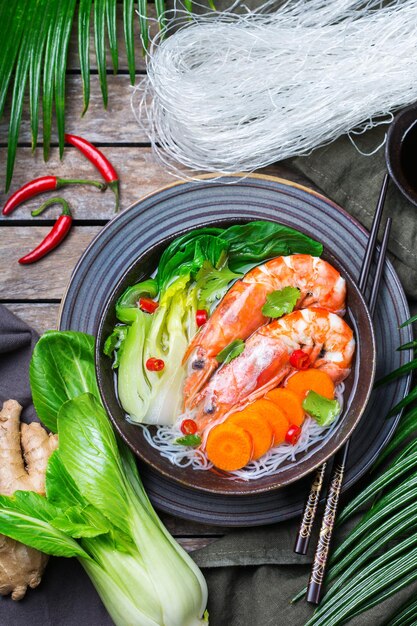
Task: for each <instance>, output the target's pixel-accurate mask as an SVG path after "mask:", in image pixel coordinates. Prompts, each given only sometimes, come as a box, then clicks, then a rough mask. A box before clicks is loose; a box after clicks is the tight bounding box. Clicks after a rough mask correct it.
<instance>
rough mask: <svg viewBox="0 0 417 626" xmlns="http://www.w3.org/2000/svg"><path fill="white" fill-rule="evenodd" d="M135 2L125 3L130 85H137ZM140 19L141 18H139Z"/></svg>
mask: <svg viewBox="0 0 417 626" xmlns="http://www.w3.org/2000/svg"><path fill="white" fill-rule="evenodd" d="M133 1H134V0H125V1H124V2H123V29H124V36H125V45H126V57H127V66H128V68H129V76H130V84H131V85H134V84H135V72H136V64H135V46H134V41H133V35H134V30H133ZM139 19H140V18H139Z"/></svg>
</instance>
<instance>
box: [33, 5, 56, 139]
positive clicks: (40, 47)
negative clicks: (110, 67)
mask: <svg viewBox="0 0 417 626" xmlns="http://www.w3.org/2000/svg"><path fill="white" fill-rule="evenodd" d="M42 12H43V19H42V24H41V27H40V30H39V35H38V42H37V44H36V45H35V46H33V47H32V50H31V51H30V67H29V85H30V87H29V106H30V126H31V132H32V151H33V150H35V147H36V143H37V141H38V126H39V94H40V83H41V69H42V58H43V52H44V49H45V45H46V37H47V34H48V29H49V25H50V23H51V19H52V14H53V9H52V3H51V2H48V0H45V1H44V3H43V7H42Z"/></svg>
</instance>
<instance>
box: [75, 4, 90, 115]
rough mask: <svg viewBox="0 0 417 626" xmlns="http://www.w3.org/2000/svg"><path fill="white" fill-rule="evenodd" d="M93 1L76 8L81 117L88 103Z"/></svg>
mask: <svg viewBox="0 0 417 626" xmlns="http://www.w3.org/2000/svg"><path fill="white" fill-rule="evenodd" d="M92 4H93V0H80V3H79V6H78V54H79V58H80V68H81V79H82V81H83V102H84V108H83V111H82V113H81V115H82V116H83V115H84V114H85V112H86V111H87V109H88V105H89V103H90V15H91V7H92Z"/></svg>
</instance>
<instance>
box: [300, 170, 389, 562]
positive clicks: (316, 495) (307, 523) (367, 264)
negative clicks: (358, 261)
mask: <svg viewBox="0 0 417 626" xmlns="http://www.w3.org/2000/svg"><path fill="white" fill-rule="evenodd" d="M388 182H389V176H388V174H385V176H384V179H383V181H382V185H381V191H380V193H379V198H378V203H377V205H376V209H375V214H374V217H373V220H372V225H371V230H370V233H369V238H368V243H367V244H366V249H365V256H364V257H363V261H362V267H361V272H360V275H359V280H358V287H359V289H360V291H361V292H362V293H364V291H365V288H366V284H367V282H368V279H369V273H370V269H371V263H372V259H373V256H374V254H375V249H376V243H377V236H378V231H379V226H380V224H381V217H382V212H383V209H384V204H385V197H386V195H387V188H388ZM374 288H375V282H374ZM375 297H376V294H375ZM326 467H327V463H323V464H322V465H321V466H320V467H319V468H318V469H317V470H316V474H315V477H314V480H313V482H312V484H311V488H310V492H309V494H308V496H307V499H306V502H305V505H304V511H303V516H302V518H301V521H300V526H299V528H298V532H297V537H296V540H295V545H294V552H295V553H296V554H307V549H308V544H309V542H310V537H311V531H312V528H313V524H314V520H315V517H316V513H317V507H318V504H319V501H320V494H321V491H322V488H323V482H324V475H325V472H326Z"/></svg>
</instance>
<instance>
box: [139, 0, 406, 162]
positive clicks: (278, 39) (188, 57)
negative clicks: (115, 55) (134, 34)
mask: <svg viewBox="0 0 417 626" xmlns="http://www.w3.org/2000/svg"><path fill="white" fill-rule="evenodd" d="M381 5H382V3H381V2H380V1H378V2H376V1H375V0H373V1H368V2H364V1H363V0H362V1H357V0H356V1H355V0H332V1H330V2H329V1H328V0H295V1H294V2H291V1H290V2H286V3H285V4H284V6H282V7H280V8H278V9H276V10H274V11H273V12H268V13H266V12H265V9H268V10H269V11H271V10H272V7H271V5H265V6H264V7H263V10H261V11H259V10H258V11H256V12H248V13H245V14H244V15H235V14H232V13H231V12H226V13H218V14H214V15H211V16H209V15H205V16H193V17H192V19H191V20H188V21H185V19H184V18H182V20H183V22H184V23H183V24H182V25H181V27H180V28H179V29H178V30H176V32H174V33H173V34H172V35H170V36H168V37H167V38H165V39H164V40H162V41H161V40H159V39H158V38H157V39H156V40H154V42H153V45H152V48H151V52H150V55H149V59H148V76H147V78H146V79H144V81H143V82H142V84H141V85H140V89H139V94H140V96H139V98H140V101H139V104H138V105H137V95H136V94H135V96H134V107H135V110H137V112H138V119H139V121H140V123H141V124H142V125H143V127H144V128H145V129H146V132H147V133H148V136H149V139H150V141H151V143H152V145H153V147H154V150H155V152H156V153H157V154H158V156H159V157H160V158H161V159H162V160H163V161H164V162H165V163H167V164H169V165H171V167H173V168H175V167H176V165H177V164H182V165H185V166H188V167H190V168H192V169H194V170H200V171H214V172H219V173H220V172H223V173H232V172H238V171H252V170H254V169H257V168H259V167H262V166H265V165H268V164H270V163H273V162H275V161H278V160H281V159H285V158H288V157H291V156H295V155H301V154H307V153H309V152H310V151H311V150H312V149H314V148H315V147H317V146H319V145H323V144H326V143H329V142H330V141H332V140H334V139H336V138H337V137H339V136H340V135H342V134H344V133H347V132H349V131H352V130H353V129H358V127H362V128H365V127H369V126H372V125H376V124H378V123H386V121H387V119H386V116H387V115H388V114H389V113H390V112H391V111H393V110H394V109H396V108H398V107H400V106H403V105H406V104H409V103H411V102H414V101H415V100H417V0H396V1H393V2H389V3H388V4H385V6H381ZM180 23H181V19H180V18H178V17H177V18H176V19H174V20H173V28H178V26H179V24H180ZM384 116H385V119H384Z"/></svg>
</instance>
